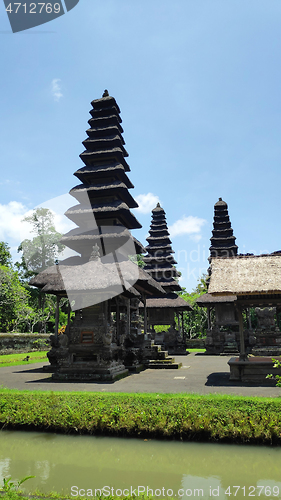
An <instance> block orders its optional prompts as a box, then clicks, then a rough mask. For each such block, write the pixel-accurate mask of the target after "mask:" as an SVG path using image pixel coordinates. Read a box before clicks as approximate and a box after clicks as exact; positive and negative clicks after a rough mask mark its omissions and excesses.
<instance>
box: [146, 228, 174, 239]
mask: <svg viewBox="0 0 281 500" xmlns="http://www.w3.org/2000/svg"><path fill="white" fill-rule="evenodd" d="M148 232H149V234H150V236H151V237H155V238H160V237H161V238H163V237H166V236H167V237H169V232H168V230H167V228H164V227H163V229H162V228H161V229H159V228H157V229H150V230H149V231H148Z"/></svg>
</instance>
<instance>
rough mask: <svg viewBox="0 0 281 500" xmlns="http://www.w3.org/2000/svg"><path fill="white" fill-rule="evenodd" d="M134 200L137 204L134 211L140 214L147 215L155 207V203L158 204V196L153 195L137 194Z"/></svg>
mask: <svg viewBox="0 0 281 500" xmlns="http://www.w3.org/2000/svg"><path fill="white" fill-rule="evenodd" d="M135 200H136V201H137V203H138V204H139V207H138V208H137V209H136V210H138V211H139V212H141V213H142V214H149V213H150V212H151V210H153V208H155V207H156V205H157V203H158V202H160V200H159V198H158V196H156V195H155V194H153V193H147V194H139V195H138V196H135Z"/></svg>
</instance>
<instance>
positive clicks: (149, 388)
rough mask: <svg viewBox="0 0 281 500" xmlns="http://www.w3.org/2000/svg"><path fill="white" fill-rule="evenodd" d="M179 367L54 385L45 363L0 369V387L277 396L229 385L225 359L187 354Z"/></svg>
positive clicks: (274, 391)
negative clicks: (120, 378)
mask: <svg viewBox="0 0 281 500" xmlns="http://www.w3.org/2000/svg"><path fill="white" fill-rule="evenodd" d="M175 358H176V361H180V362H181V363H182V364H183V366H182V368H180V369H179V370H152V369H148V370H145V371H143V372H141V373H138V374H133V375H130V376H129V377H126V378H124V379H122V380H118V381H117V382H114V383H106V382H91V383H71V382H55V381H52V379H51V374H49V373H44V372H42V371H41V368H42V366H43V365H44V364H46V363H36V364H31V365H30V366H28V367H27V366H26V365H22V366H12V367H6V368H0V385H2V387H8V388H11V389H12V388H13V389H25V390H34V389H35V390H36V389H37V390H52V391H103V392H158V393H161V392H162V393H177V392H185V393H186V392H194V393H199V394H208V393H219V394H237V395H242V396H270V397H278V396H279V397H280V396H281V388H280V387H275V386H268V385H267V386H261V385H250V384H246V385H242V384H241V383H238V382H229V367H228V364H227V361H228V360H229V357H227V356H204V355H200V354H195V353H192V354H189V355H188V356H175Z"/></svg>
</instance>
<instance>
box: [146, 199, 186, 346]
mask: <svg viewBox="0 0 281 500" xmlns="http://www.w3.org/2000/svg"><path fill="white" fill-rule="evenodd" d="M149 234H150V236H149V237H148V238H147V242H148V246H147V247H146V251H147V255H146V256H145V257H144V258H143V260H144V262H145V264H146V265H145V267H144V270H145V271H146V272H147V273H149V274H150V275H151V276H152V277H153V279H155V281H157V282H158V283H159V285H161V287H162V288H164V290H165V292H166V295H165V296H164V297H159V295H158V296H154V297H150V298H148V299H147V301H146V306H147V310H148V323H149V325H150V326H152V330H153V326H154V325H170V331H169V332H168V333H165V334H163V340H164V343H165V344H166V345H167V346H169V347H170V351H175V342H176V343H178V342H179V341H180V337H181V341H182V340H184V331H183V317H182V316H181V324H180V318H179V315H180V314H181V315H182V313H183V311H190V310H191V307H190V306H189V305H188V303H187V302H186V301H185V300H183V299H182V298H181V297H179V296H178V295H177V294H176V293H175V292H176V291H180V290H181V286H180V285H179V284H178V282H177V281H176V278H177V277H179V276H180V273H179V272H178V271H177V270H176V268H175V264H177V262H176V261H175V259H174V257H173V254H174V253H175V252H174V251H173V249H172V242H171V240H170V238H169V236H170V234H169V232H168V227H167V221H166V214H165V211H164V209H163V208H162V207H161V206H160V203H158V204H157V206H156V207H155V208H154V209H153V210H152V222H151V226H150V230H149ZM175 314H177V316H178V331H177V332H176V331H175ZM181 331H182V336H181V335H180V333H181ZM159 340H160V341H161V339H159ZM184 352H185V351H184Z"/></svg>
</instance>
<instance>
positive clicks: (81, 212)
mask: <svg viewBox="0 0 281 500" xmlns="http://www.w3.org/2000/svg"><path fill="white" fill-rule="evenodd" d="M93 214H94V216H95V220H96V222H97V224H98V225H106V224H105V222H106V220H108V219H109V220H111V219H112V225H113V219H118V220H119V222H120V224H121V225H123V226H125V227H127V228H128V229H137V228H141V224H140V223H139V222H138V220H137V219H136V218H135V216H134V215H133V214H132V212H130V210H129V207H128V205H126V203H123V202H121V201H112V202H109V201H108V202H107V201H106V200H104V204H102V202H101V204H100V205H93V204H91V206H83V205H75V206H74V207H71V208H69V209H68V210H67V211H66V212H65V215H66V216H67V217H68V218H69V219H70V220H72V221H73V222H75V224H77V225H79V226H84V225H87V223H88V221H89V222H90V224H93ZM100 221H101V223H100V224H99V222H100ZM103 221H104V222H103Z"/></svg>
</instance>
